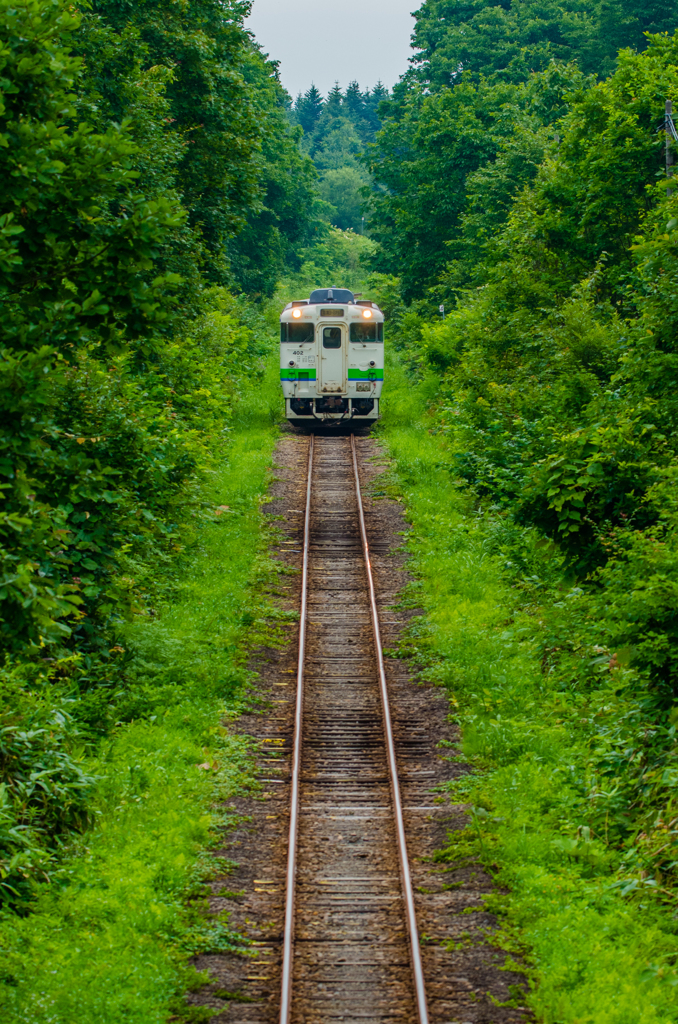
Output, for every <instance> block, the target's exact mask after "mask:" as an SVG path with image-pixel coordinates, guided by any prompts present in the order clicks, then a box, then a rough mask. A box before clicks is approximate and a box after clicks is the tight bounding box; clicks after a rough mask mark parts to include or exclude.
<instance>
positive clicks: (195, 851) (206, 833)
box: [0, 337, 279, 1024]
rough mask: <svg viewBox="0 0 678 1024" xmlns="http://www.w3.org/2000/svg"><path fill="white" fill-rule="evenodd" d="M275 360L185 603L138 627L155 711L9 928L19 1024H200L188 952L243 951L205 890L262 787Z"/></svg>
mask: <svg viewBox="0 0 678 1024" xmlns="http://www.w3.org/2000/svg"><path fill="white" fill-rule="evenodd" d="M271 352H272V355H271V358H270V359H267V363H266V366H267V368H266V373H265V378H264V381H263V386H262V385H261V382H260V381H256V382H255V381H253V382H252V384H251V385H250V386H248V385H247V384H246V383H245V386H244V387H245V389H244V393H243V394H241V398H240V402H239V403H238V404H237V405H236V408H235V412H234V416H233V419H232V421H231V443H230V446H229V448H228V460H227V462H226V464H225V465H223V466H222V467H221V468H220V469H219V471H218V473H217V474H216V475H215V476H214V477H213V478H212V482H211V484H210V485H209V488H208V493H206V494H205V501H206V502H211V503H213V506H214V509H215V515H214V518H213V521H212V522H210V523H208V524H207V525H206V526H204V527H203V528H202V530H201V531H200V533H199V540H198V543H197V545H196V547H195V549H194V551H193V554H192V556H191V557H190V558H189V559H188V561H187V562H186V564H184V566H183V568H182V570H181V573H180V576H179V579H178V582H177V583H176V586H175V587H174V595H175V596H174V597H173V598H172V600H171V601H168V602H167V603H166V604H165V606H160V607H158V608H157V609H155V612H156V614H155V615H154V616H152V617H143V618H139V617H137V619H136V620H135V621H133V622H132V623H131V624H129V625H128V626H127V627H126V631H125V634H124V637H123V641H122V642H123V643H124V644H125V645H127V646H128V648H129V652H130V660H129V662H128V664H127V668H126V671H127V673H128V675H129V676H130V677H131V678H132V680H133V686H132V687H131V690H132V692H133V693H136V694H137V695H138V699H139V705H140V708H142V709H143V711H140V713H139V716H138V717H136V718H135V719H134V720H132V721H131V722H129V723H127V724H120V725H119V726H118V728H116V729H115V730H114V732H113V733H112V735H111V736H110V737H109V738H108V739H107V740H106V741H105V743H104V745H103V747H102V749H100V750H99V751H98V753H97V755H96V756H92V755H91V754H89V755H87V756H85V757H84V759H83V760H82V762H81V767H82V770H83V771H84V772H85V773H86V774H87V775H88V776H89V777H92V776H93V777H94V778H95V779H96V780H97V781H96V785H95V791H94V793H95V795H94V798H93V799H94V815H95V824H94V826H93V827H92V828H91V829H90V830H89V831H87V832H86V833H85V834H83V835H82V837H81V838H79V839H77V840H71V845H70V847H69V848H67V849H66V850H65V856H64V858H63V861H62V864H61V867H60V868H59V869H58V871H56V873H55V874H54V876H53V880H52V884H51V885H49V886H44V887H42V888H41V889H39V890H38V895H37V898H36V899H35V900H34V902H33V904H32V906H31V908H30V909H31V912H30V913H29V914H28V915H26V916H23V917H17V916H16V915H15V914H13V913H8V914H6V916H5V917H4V918H3V920H2V952H1V957H2V967H1V971H2V984H0V1019H2V1020H3V1022H7V1024H9V1022H10V1021H11V1022H13V1024H14V1022H16V1024H18V1022H26V1024H28V1022H31V1024H43V1022H44V1024H47V1022H58V1024H75V1022H77V1024H122V1022H123V1021H124V1022H125V1024H153V1022H158V1024H160V1022H164V1021H166V1020H167V1018H168V1015H169V1013H170V1011H173V1012H174V1014H175V1016H174V1017H173V1019H175V1020H177V1021H179V1020H183V1019H188V1018H186V1017H185V1012H186V1011H185V1008H184V1005H183V1000H179V999H178V998H177V993H179V992H181V991H182V990H183V989H184V988H185V987H186V986H187V985H189V986H190V985H191V984H192V982H193V981H195V980H196V978H195V975H194V972H191V971H187V969H186V968H185V966H184V964H185V962H186V959H187V957H188V955H189V954H190V953H192V952H196V951H200V950H218V949H223V948H232V947H233V946H234V945H235V946H242V939H241V938H240V937H239V936H237V935H234V934H232V933H231V932H230V931H229V928H228V921H227V920H224V921H218V920H214V919H209V918H206V917H205V915H204V913H203V909H202V905H201V902H200V891H201V885H202V884H203V883H204V881H205V879H206V878H207V877H208V875H209V871H210V870H211V868H212V867H213V864H214V860H213V858H212V857H210V856H209V852H208V851H209V849H210V847H211V846H213V845H214V842H215V839H216V837H217V836H218V834H219V828H220V825H222V824H224V823H225V824H227V822H223V821H222V820H221V818H220V813H219V812H218V811H216V810H215V805H216V804H217V801H221V800H224V799H227V798H228V797H229V796H231V795H233V794H234V793H235V792H237V791H239V790H241V789H242V788H243V787H246V786H249V785H252V784H253V779H252V775H251V759H250V756H249V753H250V752H249V745H248V741H247V740H246V739H244V738H242V737H238V736H235V735H234V734H233V733H232V732H231V731H229V729H228V728H227V727H226V726H227V724H228V720H229V718H232V717H233V716H234V715H236V714H237V713H238V710H239V708H241V707H242V703H243V700H245V699H247V695H248V687H247V683H248V672H247V670H246V667H245V665H244V651H245V649H246V647H247V648H251V646H252V645H253V644H256V642H257V639H258V635H259V634H260V633H261V632H262V629H267V630H269V631H270V626H266V625H265V624H264V622H263V616H264V615H270V609H269V608H267V607H266V597H265V595H263V594H262V586H261V585H262V583H263V582H265V581H266V580H267V579H270V563H269V562H268V561H267V556H266V543H267V539H268V534H267V531H266V529H265V528H264V527H263V520H262V516H261V511H260V503H261V500H262V497H263V496H264V495H265V491H266V487H267V484H268V480H269V467H270V462H271V454H272V450H273V445H274V443H275V438H276V433H277V427H276V421H277V419H278V417H279V380H278V368H277V340H276V339H275V337H273V338H272V340H271ZM219 506H228V508H226V507H224V508H219ZM263 589H265V588H263ZM245 640H246V646H245ZM189 897H192V899H190V901H189ZM196 1012H197V1014H198V1016H196V1015H195V1014H196ZM200 1013H201V1011H193V1016H191V1017H190V1019H191V1020H196V1019H199V1017H200Z"/></svg>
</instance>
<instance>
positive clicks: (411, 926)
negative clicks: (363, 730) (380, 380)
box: [285, 434, 429, 1024]
mask: <svg viewBox="0 0 678 1024" xmlns="http://www.w3.org/2000/svg"><path fill="white" fill-rule="evenodd" d="M351 454H352V456H353V474H354V477H355V493H356V500H357V503H358V515H359V519H360V536H361V539H362V544H363V554H364V556H365V570H366V573H367V583H368V588H369V592H370V614H371V617H372V628H373V631H374V646H375V650H376V655H377V666H378V669H379V689H380V691H381V702H382V709H383V713H384V732H385V733H386V753H387V758H388V768H389V775H390V778H391V794H392V798H393V813H394V817H395V822H396V839H397V844H398V859H399V861H400V875H401V879H402V886H403V896H404V900H405V917H406V918H407V932H408V935H409V939H410V955H411V958H412V973H413V975H414V988H415V993H416V998H417V1011H418V1014H419V1024H428V1020H429V1018H428V1007H427V1005H426V987H425V985H424V971H423V969H422V966H421V952H420V949H419V931H418V928H417V916H416V912H415V909H414V893H413V891H412V876H411V874H410V862H409V858H408V855H407V842H406V840H405V823H404V821H403V808H402V802H401V799H400V784H399V782H398V765H397V762H396V754H395V743H394V741H393V727H392V725H391V709H390V705H389V699H388V687H387V685H386V670H385V668H384V655H383V652H382V649H381V633H380V630H379V612H378V610H377V599H376V595H375V591H374V578H373V576H372V560H371V558H370V547H369V544H368V541H367V530H366V528H365V513H364V511H363V499H362V495H361V492H360V474H359V473H358V456H357V452H356V446H355V434H351ZM285 1024H287V1022H285Z"/></svg>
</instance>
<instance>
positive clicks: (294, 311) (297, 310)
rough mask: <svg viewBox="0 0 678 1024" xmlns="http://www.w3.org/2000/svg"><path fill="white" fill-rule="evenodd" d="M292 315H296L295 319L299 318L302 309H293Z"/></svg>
mask: <svg viewBox="0 0 678 1024" xmlns="http://www.w3.org/2000/svg"><path fill="white" fill-rule="evenodd" d="M292 316H293V317H294V319H295V320H298V319H299V317H300V316H301V310H300V309H293V310H292Z"/></svg>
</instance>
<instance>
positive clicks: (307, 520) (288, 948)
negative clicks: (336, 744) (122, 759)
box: [280, 434, 313, 1024]
mask: <svg viewBox="0 0 678 1024" xmlns="http://www.w3.org/2000/svg"><path fill="white" fill-rule="evenodd" d="M312 476H313V434H311V438H310V444H309V449H308V480H307V483H306V515H305V517H304V555H303V563H302V571H301V609H300V618H299V661H298V663H297V705H296V710H295V714H294V751H293V754H292V793H291V798H290V833H289V842H288V848H287V889H286V896H285V931H284V936H283V964H282V985H281V991H280V1024H289V1020H290V1013H291V1010H292V963H293V955H294V900H295V894H296V881H297V838H298V834H299V779H300V776H301V730H302V719H303V710H304V660H305V650H306V617H307V591H308V547H309V537H310V532H311V531H310V526H311V479H312Z"/></svg>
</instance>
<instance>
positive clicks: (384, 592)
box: [187, 428, 534, 1024]
mask: <svg viewBox="0 0 678 1024" xmlns="http://www.w3.org/2000/svg"><path fill="white" fill-rule="evenodd" d="M356 436H357V448H358V456H359V463H360V473H361V483H362V489H363V501H364V505H365V517H366V523H367V531H368V537H369V541H370V548H371V553H372V560H373V570H374V577H375V585H376V588H377V598H378V604H379V611H380V619H381V629H382V642H383V646H384V648H385V649H387V650H388V649H393V648H395V647H396V646H397V643H398V639H399V637H400V635H401V633H402V631H403V629H404V628H405V626H406V624H407V622H408V620H409V619H410V618H411V617H412V616H413V615H416V614H419V613H418V612H417V611H413V610H408V609H403V608H399V607H398V596H399V594H400V593H401V592H402V589H403V587H404V586H405V584H406V583H407V582H408V581H409V580H411V579H412V577H411V576H410V575H409V574H408V572H407V567H406V562H407V555H406V554H405V553H403V551H402V550H401V547H402V543H403V537H402V535H403V533H404V532H405V531H407V530H408V525H407V523H406V521H405V519H404V517H403V513H402V509H401V506H400V505H399V503H398V502H396V501H393V500H390V499H386V498H384V497H378V498H376V499H375V498H372V497H371V492H373V491H375V490H376V489H377V488H376V487H375V482H376V481H377V480H378V477H379V475H380V474H381V473H383V472H384V469H385V467H386V464H387V463H386V458H385V454H384V450H383V448H382V447H381V446H380V444H379V442H378V440H377V439H375V438H372V437H369V436H368V435H365V434H363V435H362V436H361V435H360V433H359V432H356ZM307 460H308V438H307V436H305V435H304V434H301V433H298V432H295V431H294V429H293V428H288V430H287V431H286V432H285V433H284V434H283V436H282V437H281V439H280V441H279V443H278V445H277V448H276V452H275V459H274V470H275V474H276V475H275V479H274V482H273V484H272V486H271V488H270V497H271V502H270V504H268V505H267V506H266V512H267V514H269V515H271V516H274V517H279V520H278V522H277V523H276V525H278V526H279V527H280V531H281V537H282V539H281V541H280V543H279V544H278V545H277V546H276V548H275V549H274V551H273V555H274V557H275V558H277V559H279V560H280V561H281V562H282V563H283V564H284V565H286V566H288V567H289V568H290V569H291V570H292V572H291V573H290V574H285V575H282V576H281V582H280V586H279V587H278V588H277V593H278V599H279V601H280V604H281V607H283V608H287V609H295V610H296V609H298V608H299V600H300V582H301V581H300V571H299V570H300V568H301V559H302V542H303V511H304V505H305V492H306V468H307ZM288 629H289V641H290V642H289V643H288V645H287V646H286V647H284V648H283V649H282V650H273V649H270V650H268V649H267V650H260V651H259V652H257V656H256V659H255V662H254V663H253V665H252V667H253V668H254V669H256V671H257V673H258V683H257V686H256V693H255V699H254V701H253V705H252V707H251V710H250V712H249V713H247V714H245V715H243V716H242V718H241V719H240V720H239V722H238V723H237V728H238V730H239V731H240V732H242V733H246V734H247V735H249V736H252V737H254V738H255V739H256V740H257V741H258V744H259V756H258V759H257V765H258V769H259V779H260V782H261V784H262V790H261V791H260V792H258V793H256V794H251V795H244V796H243V797H241V798H240V799H237V800H233V801H231V802H230V803H229V805H228V808H227V809H228V810H229V811H230V812H231V813H234V814H235V815H236V816H237V821H238V822H239V824H238V825H237V827H235V828H234V829H233V830H231V831H229V832H228V833H227V834H226V835H225V838H224V845H223V848H222V849H221V850H218V851H217V852H216V856H217V857H219V858H223V859H224V863H225V864H228V866H229V869H227V870H225V871H224V872H223V873H222V874H221V875H220V877H218V878H217V879H215V880H214V882H213V883H212V884H211V890H212V896H211V898H210V900H209V905H210V910H211V912H212V913H215V914H216V913H220V912H224V911H226V912H228V914H229V915H230V918H229V919H230V926H231V927H232V928H234V929H237V930H238V931H240V932H241V933H243V934H245V935H246V936H247V938H248V939H249V941H250V942H251V943H252V945H251V948H250V953H249V955H247V956H243V955H238V954H232V953H215V954H205V955H201V956H198V957H196V958H195V959H194V961H193V962H194V964H195V967H196V968H197V969H198V970H201V971H205V970H206V971H208V972H209V976H210V977H211V978H212V979H213V981H212V983H211V984H209V985H207V986H205V987H203V988H202V989H201V990H200V991H198V992H194V993H191V994H189V995H188V996H187V1003H188V1007H187V1009H188V1011H189V1014H190V1007H191V1006H194V1007H196V1008H197V1007H200V1006H201V1007H209V1008H211V1009H212V1010H213V1011H216V1015H215V1016H214V1017H212V1020H213V1021H214V1022H215V1024H276V1022H277V1021H278V1015H279V997H280V967H281V958H282V932H283V918H284V901H285V869H286V858H287V831H288V821H289V806H288V804H289V779H290V770H291V750H292V741H293V717H294V706H295V686H296V660H297V643H296V639H297V633H298V624H297V623H291V624H290V625H289V627H288ZM386 668H387V677H388V685H389V693H390V697H391V709H392V716H393V727H394V734H395V740H396V747H397V753H398V769H399V778H400V783H401V787H402V802H403V807H404V815H405V825H406V829H407V842H408V850H409V856H410V865H411V871H412V877H413V885H414V887H415V899H416V909H417V921H418V926H419V932H420V935H421V936H422V937H423V941H422V959H423V965H424V973H425V977H426V989H427V997H428V1004H429V1014H430V1020H431V1024H523V1022H527V1021H533V1020H534V1018H533V1017H532V1015H531V1014H530V1012H529V1011H528V1010H527V1009H526V1008H525V1007H515V1005H514V1006H502V1005H498V1004H502V1003H506V1002H509V1001H511V997H512V995H513V996H515V993H516V988H514V986H521V987H522V988H525V987H527V983H526V980H525V978H524V977H523V976H522V975H521V974H519V973H516V972H514V971H510V970H505V969H504V964H505V962H506V960H507V954H506V953H505V952H503V951H502V950H501V949H500V948H497V946H496V945H494V944H492V942H491V936H492V934H493V933H494V932H496V931H497V930H498V924H497V920H496V918H495V916H494V915H492V914H490V913H488V912H486V911H485V909H484V907H483V897H484V896H486V895H487V894H489V893H492V892H495V891H496V885H495V883H494V882H493V881H492V879H491V878H490V877H489V876H488V875H487V873H486V872H485V871H484V870H483V869H482V867H481V866H480V865H479V864H471V865H469V864H468V862H466V865H465V866H464V867H455V866H454V864H447V863H437V862H435V861H434V860H433V855H434V853H435V851H436V850H439V849H441V848H442V847H444V846H445V845H446V841H447V837H448V834H449V833H450V832H453V831H455V830H458V829H461V828H463V827H464V826H465V825H466V823H467V821H468V816H467V813H466V812H467V808H466V807H465V806H464V805H460V804H454V803H452V802H451V801H450V799H449V798H448V796H447V795H446V794H445V793H441V792H439V791H436V790H437V787H440V786H441V785H443V784H444V783H445V782H448V781H450V780H452V779H455V778H458V777H460V776H461V775H463V774H466V773H467V772H468V771H469V768H468V766H467V765H464V764H463V763H460V762H458V761H456V760H453V759H452V758H453V757H454V756H455V755H456V754H458V748H457V749H455V746H454V745H455V744H456V743H458V741H459V730H458V728H457V727H456V726H455V725H454V724H452V723H451V722H450V720H449V717H450V716H449V704H448V701H447V698H446V695H445V693H444V691H443V690H441V689H439V688H437V687H434V686H431V685H427V684H421V683H418V682H417V681H416V674H415V667H414V666H412V665H411V664H409V663H407V662H405V661H401V660H397V659H392V658H389V659H388V660H387V663H386ZM450 744H451V746H450ZM233 865H235V866H233ZM510 987H511V989H512V991H510ZM513 1002H515V1000H513ZM396 1015H397V1011H396V1013H394V1014H393V1016H391V1017H388V1018H387V1017H384V1018H382V1019H395V1017H396ZM331 1019H332V1020H336V1019H340V1018H337V1017H334V1016H333V1017H332V1018H331ZM342 1019H343V1018H342ZM328 1021H329V1018H328ZM293 1024H301V1022H300V1021H297V1020H293ZM304 1024H326V1022H325V1021H320V1020H318V1021H315V1020H314V1021H311V1020H310V1018H308V1019H306V1020H305V1022H304ZM370 1024H371V1022H370ZM374 1024H377V1022H376V1021H375V1022H374ZM408 1024H409V1022H408ZM412 1024H414V1022H412Z"/></svg>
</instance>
